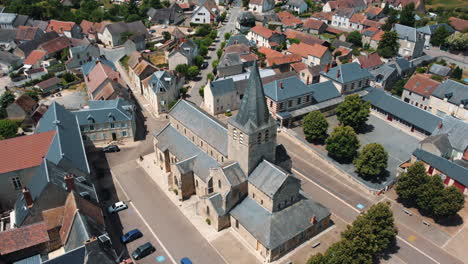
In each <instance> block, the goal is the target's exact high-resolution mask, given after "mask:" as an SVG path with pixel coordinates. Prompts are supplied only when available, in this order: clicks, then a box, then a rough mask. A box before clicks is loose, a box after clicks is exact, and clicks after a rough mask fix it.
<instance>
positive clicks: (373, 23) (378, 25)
mask: <svg viewBox="0 0 468 264" xmlns="http://www.w3.org/2000/svg"><path fill="white" fill-rule="evenodd" d="M361 24H363V25H364V26H367V27H374V28H381V27H382V24H381V23H380V22H378V21H374V20H370V19H367V18H366V19H364V20H362V21H361Z"/></svg>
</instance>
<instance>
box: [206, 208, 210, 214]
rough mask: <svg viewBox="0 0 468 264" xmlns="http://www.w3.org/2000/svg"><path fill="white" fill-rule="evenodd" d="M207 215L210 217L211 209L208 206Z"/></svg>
mask: <svg viewBox="0 0 468 264" xmlns="http://www.w3.org/2000/svg"><path fill="white" fill-rule="evenodd" d="M206 214H207V215H210V207H208V206H207V207H206Z"/></svg>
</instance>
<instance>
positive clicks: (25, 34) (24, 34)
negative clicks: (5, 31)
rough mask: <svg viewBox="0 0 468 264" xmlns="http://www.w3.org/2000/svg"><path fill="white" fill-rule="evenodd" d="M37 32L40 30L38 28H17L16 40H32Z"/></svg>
mask: <svg viewBox="0 0 468 264" xmlns="http://www.w3.org/2000/svg"><path fill="white" fill-rule="evenodd" d="M38 30H40V29H39V28H38V27H29V26H19V27H18V30H17V31H16V39H17V40H20V41H24V40H33V39H34V36H36V33H37V31H38Z"/></svg>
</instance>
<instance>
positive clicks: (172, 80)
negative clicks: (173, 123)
mask: <svg viewBox="0 0 468 264" xmlns="http://www.w3.org/2000/svg"><path fill="white" fill-rule="evenodd" d="M183 84H184V79H183V78H177V76H175V75H174V74H173V73H172V72H169V71H164V70H159V71H155V72H154V73H152V74H151V75H150V76H149V77H147V78H146V79H144V80H143V81H142V89H143V96H145V98H146V99H148V101H149V102H150V106H151V108H152V110H153V113H155V114H156V115H157V116H159V115H160V114H163V113H167V112H169V110H170V109H169V107H170V106H171V103H173V102H175V101H176V100H177V99H178V98H179V95H180V89H181V88H182V85H183Z"/></svg>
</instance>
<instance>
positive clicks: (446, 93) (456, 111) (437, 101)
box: [429, 80, 468, 121]
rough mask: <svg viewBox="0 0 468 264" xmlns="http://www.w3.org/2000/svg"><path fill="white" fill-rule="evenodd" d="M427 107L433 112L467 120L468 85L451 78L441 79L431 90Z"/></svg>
mask: <svg viewBox="0 0 468 264" xmlns="http://www.w3.org/2000/svg"><path fill="white" fill-rule="evenodd" d="M429 107H430V109H431V111H432V113H433V114H436V115H451V116H454V117H456V118H459V119H461V120H464V121H468V86H467V85H465V84H462V83H459V82H456V81H453V80H445V81H443V82H442V83H441V84H440V85H439V86H437V88H436V89H435V90H434V91H433V92H432V94H431V99H430V102H429Z"/></svg>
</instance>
